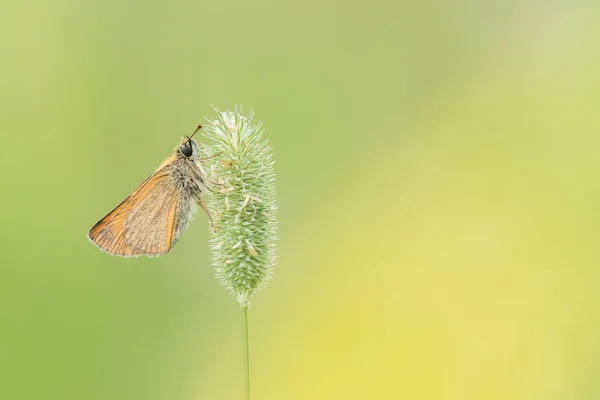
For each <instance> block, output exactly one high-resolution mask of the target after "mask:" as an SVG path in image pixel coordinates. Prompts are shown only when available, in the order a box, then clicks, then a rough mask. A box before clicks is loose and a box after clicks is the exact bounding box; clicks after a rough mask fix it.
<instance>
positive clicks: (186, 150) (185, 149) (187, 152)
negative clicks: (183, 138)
mask: <svg viewBox="0 0 600 400" xmlns="http://www.w3.org/2000/svg"><path fill="white" fill-rule="evenodd" d="M179 151H180V152H181V154H183V155H184V156H186V157H191V156H192V146H191V145H189V144H187V143H186V144H184V145H183V146H181V149H179Z"/></svg>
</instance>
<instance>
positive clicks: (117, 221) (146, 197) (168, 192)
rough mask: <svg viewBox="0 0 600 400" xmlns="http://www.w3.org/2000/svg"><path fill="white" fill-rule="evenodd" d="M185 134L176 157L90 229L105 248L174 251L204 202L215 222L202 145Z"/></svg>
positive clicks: (129, 252)
mask: <svg viewBox="0 0 600 400" xmlns="http://www.w3.org/2000/svg"><path fill="white" fill-rule="evenodd" d="M200 128H202V125H199V126H198V128H196V130H195V131H194V133H193V134H192V136H190V137H188V136H186V137H184V138H183V139H182V140H181V142H180V144H179V146H177V148H176V149H175V151H174V152H173V154H172V155H171V157H169V158H168V159H166V160H165V161H164V162H163V163H162V164H161V166H160V167H158V169H157V170H156V171H155V172H154V173H153V174H152V175H151V176H150V177H149V178H148V179H146V180H145V181H144V182H142V184H141V185H140V186H138V188H137V189H135V191H134V192H133V193H131V194H130V195H129V197H127V198H126V199H125V200H123V202H122V203H121V204H119V205H118V206H117V207H116V208H115V209H114V210H112V211H111V212H109V213H108V214H107V215H106V216H105V217H104V218H102V219H101V220H100V221H98V222H97V223H96V225H94V226H93V227H92V229H90V232H89V233H88V238H89V239H90V240H91V241H92V242H93V243H94V244H95V245H96V246H98V247H99V248H100V249H102V250H104V251H106V252H107V253H109V254H113V255H117V256H121V257H137V256H140V255H146V256H159V255H161V254H165V253H167V252H169V250H171V247H173V245H174V244H175V243H176V242H177V240H179V238H180V236H181V234H182V233H183V231H184V230H185V228H186V226H187V224H188V222H189V221H190V219H191V217H192V214H193V212H194V211H195V209H196V205H200V206H201V207H202V208H203V209H204V211H205V212H206V214H207V215H208V217H209V219H210V221H211V224H212V225H213V229H214V223H213V220H212V218H211V215H210V212H209V211H208V209H207V208H206V205H205V204H204V203H203V202H202V197H201V196H202V193H203V192H204V191H205V190H206V184H205V182H206V178H205V176H204V171H203V170H202V168H201V166H200V161H202V160H203V159H202V158H200V149H199V147H198V143H197V142H196V140H195V139H193V136H194V135H195V134H196V132H198V130H200Z"/></svg>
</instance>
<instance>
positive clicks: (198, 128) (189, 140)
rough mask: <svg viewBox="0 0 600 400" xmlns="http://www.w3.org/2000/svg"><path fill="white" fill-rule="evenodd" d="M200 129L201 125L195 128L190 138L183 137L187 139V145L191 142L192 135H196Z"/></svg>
mask: <svg viewBox="0 0 600 400" xmlns="http://www.w3.org/2000/svg"><path fill="white" fill-rule="evenodd" d="M200 129H202V125H198V127H197V128H196V130H195V131H194V133H192V136H187V135H185V137H186V138H187V139H188V140H187V142H186V143H188V144H189V143H190V142H191V141H192V138H193V137H194V135H195V134H196V133H198V131H199V130H200Z"/></svg>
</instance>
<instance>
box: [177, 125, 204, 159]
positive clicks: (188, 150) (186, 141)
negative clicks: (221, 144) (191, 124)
mask: <svg viewBox="0 0 600 400" xmlns="http://www.w3.org/2000/svg"><path fill="white" fill-rule="evenodd" d="M200 128H202V125H198V127H197V128H196V130H195V131H194V133H192V136H185V137H184V138H183V139H181V143H180V145H179V152H180V153H181V154H182V155H183V156H184V157H186V158H191V157H192V156H193V155H194V154H198V152H199V148H198V142H196V140H195V139H194V135H195V134H196V133H197V132H198V131H199V130H200Z"/></svg>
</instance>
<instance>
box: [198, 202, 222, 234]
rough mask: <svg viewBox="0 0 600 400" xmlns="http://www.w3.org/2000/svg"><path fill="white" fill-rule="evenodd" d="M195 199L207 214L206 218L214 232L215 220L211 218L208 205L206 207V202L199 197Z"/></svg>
mask: <svg viewBox="0 0 600 400" xmlns="http://www.w3.org/2000/svg"><path fill="white" fill-rule="evenodd" d="M196 201H197V202H198V205H200V207H202V209H203V210H204V212H205V213H206V215H208V219H209V220H210V225H211V226H212V230H213V232H216V231H217V227H216V226H215V221H214V220H213V217H212V215H211V214H210V211H208V207H206V204H205V203H204V202H203V201H202V200H201V199H200V198H197V199H196Z"/></svg>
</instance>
